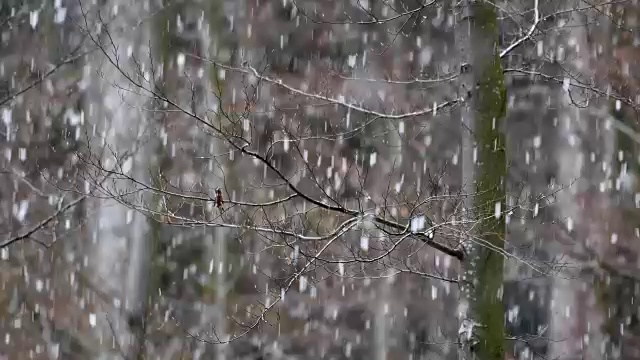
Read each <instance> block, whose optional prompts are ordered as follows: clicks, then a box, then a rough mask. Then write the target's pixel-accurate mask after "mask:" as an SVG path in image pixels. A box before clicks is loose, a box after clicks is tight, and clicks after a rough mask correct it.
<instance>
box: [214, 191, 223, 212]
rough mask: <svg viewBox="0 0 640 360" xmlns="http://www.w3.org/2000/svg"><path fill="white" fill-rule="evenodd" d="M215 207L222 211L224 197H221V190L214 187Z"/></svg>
mask: <svg viewBox="0 0 640 360" xmlns="http://www.w3.org/2000/svg"><path fill="white" fill-rule="evenodd" d="M215 201H216V207H217V208H218V209H220V211H222V204H224V198H223V197H222V190H221V189H220V188H216V200H215Z"/></svg>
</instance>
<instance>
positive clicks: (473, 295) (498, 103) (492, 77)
mask: <svg viewBox="0 0 640 360" xmlns="http://www.w3.org/2000/svg"><path fill="white" fill-rule="evenodd" d="M460 5H461V6H462V7H461V8H460V9H459V11H460V16H461V17H460V18H459V20H458V23H457V30H456V32H457V33H456V41H457V43H458V46H459V48H458V50H459V54H460V56H461V61H462V65H461V72H462V75H461V79H460V89H459V91H460V93H459V95H461V96H463V97H465V98H467V102H466V105H465V107H464V108H463V109H462V110H461V111H460V113H461V121H462V123H461V126H462V152H461V156H462V182H463V186H464V187H466V188H467V192H468V193H473V194H475V195H473V196H470V197H469V199H468V201H467V208H468V209H469V210H470V211H469V212H468V219H469V220H472V219H475V222H474V223H473V227H472V230H471V231H472V233H471V234H469V238H468V239H467V240H469V241H468V242H467V244H465V245H466V250H467V256H466V258H465V260H464V262H463V264H462V266H463V271H464V274H465V277H464V280H465V281H463V286H462V291H461V296H462V299H461V301H462V302H463V303H464V304H467V305H468V306H467V307H466V310H465V311H463V313H461V314H459V315H460V316H461V318H462V319H461V320H463V319H467V320H470V321H472V322H473V323H474V324H477V325H476V326H474V327H473V338H472V340H471V341H468V342H466V341H465V342H464V343H463V351H462V355H461V358H463V359H481V360H502V359H504V338H505V330H504V309H503V304H502V286H503V268H504V258H503V257H502V255H501V254H499V253H498V252H497V251H496V249H503V248H504V237H505V228H506V224H505V217H504V215H503V214H502V212H503V211H504V210H505V206H506V205H505V198H506V196H505V178H506V173H507V163H506V156H505V139H504V135H503V131H504V117H505V111H506V91H505V85H504V81H503V72H502V65H501V62H500V57H499V46H498V36H499V29H498V25H497V17H496V13H495V9H494V7H493V6H492V5H490V4H489V3H486V2H483V1H474V0H465V1H462V2H461V3H460ZM478 239H480V240H481V241H483V242H484V243H485V244H484V245H479V244H478ZM490 247H493V249H490ZM462 308H463V309H464V308H465V307H462Z"/></svg>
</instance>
